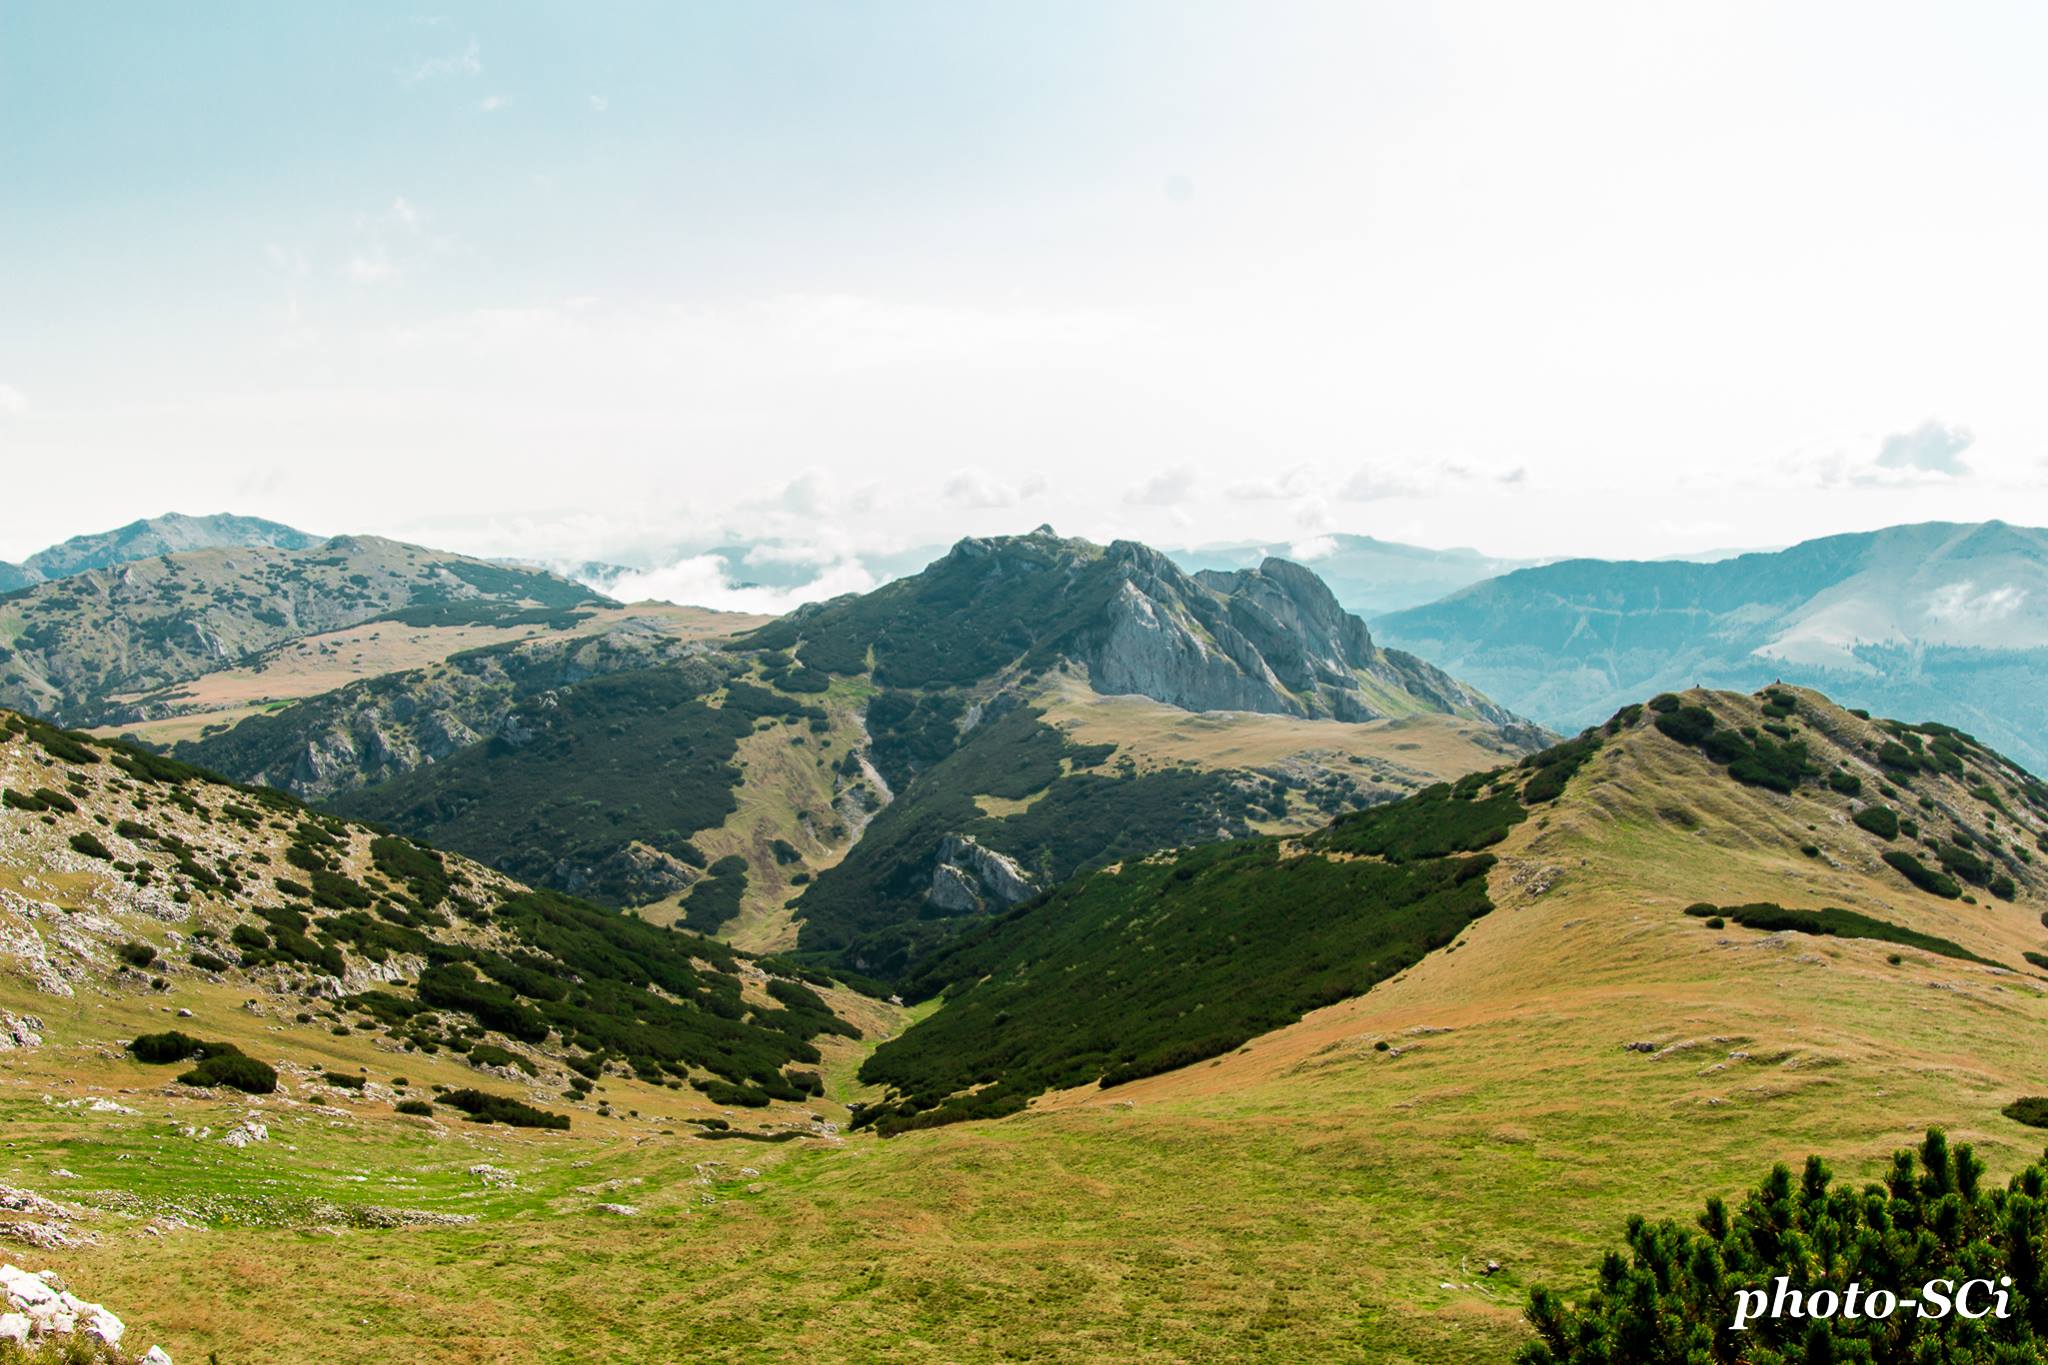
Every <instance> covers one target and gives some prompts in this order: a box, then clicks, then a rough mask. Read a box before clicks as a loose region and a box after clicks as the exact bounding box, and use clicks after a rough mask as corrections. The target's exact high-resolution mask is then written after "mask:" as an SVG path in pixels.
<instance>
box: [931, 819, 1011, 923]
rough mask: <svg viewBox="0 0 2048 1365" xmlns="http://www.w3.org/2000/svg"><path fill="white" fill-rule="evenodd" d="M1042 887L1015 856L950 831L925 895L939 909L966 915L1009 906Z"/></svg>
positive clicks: (942, 844)
mask: <svg viewBox="0 0 2048 1365" xmlns="http://www.w3.org/2000/svg"><path fill="white" fill-rule="evenodd" d="M1038 890H1039V888H1038V887H1037V885H1036V884H1034V883H1033V882H1032V880H1031V878H1030V877H1028V876H1027V875H1025V872H1024V869H1023V868H1021V867H1019V866H1018V865H1017V863H1016V860H1015V859H1013V858H1009V857H1006V856H1004V855H1003V854H1001V853H998V852H996V851H995V850H994V849H992V848H983V847H982V846H981V845H980V844H978V843H976V842H975V841H974V839H973V838H972V837H971V836H969V835H965V834H949V835H947V836H946V837H945V838H944V839H943V840H941V841H940V843H939V852H938V859H937V861H936V862H935V863H934V864H933V867H932V884H931V889H930V890H929V891H928V892H926V893H925V899H926V900H928V901H929V902H930V903H931V905H932V908H934V909H936V910H943V911H945V912H946V913H948V914H953V915H966V914H978V913H981V912H983V911H987V910H1007V909H1008V908H1010V907H1011V906H1013V905H1021V904H1023V903H1024V902H1025V901H1028V900H1030V899H1031V898H1032V897H1033V896H1035V895H1037V894H1038Z"/></svg>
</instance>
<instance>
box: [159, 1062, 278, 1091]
mask: <svg viewBox="0 0 2048 1365" xmlns="http://www.w3.org/2000/svg"><path fill="white" fill-rule="evenodd" d="M178 1080H179V1081H180V1082H181V1083H182V1084H185V1085H193V1086H200V1087H202V1088H204V1087H212V1086H224V1087H226V1088H227V1089H230V1090H239V1091H241V1092H242V1093H243V1094H245V1095H269V1094H272V1093H274V1092H275V1091H276V1090H277V1072H276V1071H275V1070H273V1069H272V1068H271V1067H270V1065H269V1064H268V1063H267V1062H259V1061H257V1060H256V1059H255V1058H254V1057H245V1056H243V1055H242V1054H241V1053H239V1052H225V1053H219V1054H216V1055H214V1056H211V1057H208V1058H207V1059H206V1060H205V1061H203V1062H201V1063H200V1064H199V1065H198V1066H195V1067H193V1068H192V1069H191V1070H190V1071H187V1072H186V1073H185V1074H184V1075H182V1076H180V1077H178Z"/></svg>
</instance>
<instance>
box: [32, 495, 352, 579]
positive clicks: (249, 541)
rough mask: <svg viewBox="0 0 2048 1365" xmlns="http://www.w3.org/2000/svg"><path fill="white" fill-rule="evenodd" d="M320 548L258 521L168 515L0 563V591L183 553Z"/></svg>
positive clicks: (315, 539) (306, 537)
mask: <svg viewBox="0 0 2048 1365" xmlns="http://www.w3.org/2000/svg"><path fill="white" fill-rule="evenodd" d="M319 543H320V537H319V536H316V535H310V534H308V533H307V532H305V531H300V530H297V529H295V528H293V527H290V526H286V525H283V524H282V523H280V522H275V521H265V520H264V519H263V518H261V517H238V516H234V515H232V514H230V513H216V514H215V515H213V516H208V517H188V516H186V515H184V514H183V513H181V512H169V513H166V514H165V515H163V516H160V517H148V518H145V519H144V520H141V521H131V522H129V523H128V524H127V525H126V526H122V527H117V528H116V529H114V530H112V531H102V532H100V533H98V534H96V535H86V536H73V537H72V538H71V539H69V540H67V541H64V542H63V543H62V544H58V545H52V546H51V547H50V548H49V549H47V550H42V551H38V552H37V553H35V554H32V555H30V556H29V557H28V558H27V559H25V560H23V561H22V562H21V563H19V564H7V563H0V592H13V591H14V590H15V589H17V588H25V587H28V586H30V585H31V584H35V583H44V582H48V581H49V580H50V579H53V578H65V577H68V576H70V575H71V574H75V573H83V572H85V571H86V570H87V569H103V568H106V567H107V566H108V565H110V564H126V563H128V562H130V561H132V560H137V559H149V558H152V557H154V556H156V555H172V554H177V553H179V552H180V551H183V550H210V549H215V548H218V547H221V546H252V545H266V546H270V547H273V548H275V549H280V550H303V549H305V548H307V547H308V546H311V545H317V544H319Z"/></svg>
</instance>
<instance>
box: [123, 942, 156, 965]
mask: <svg viewBox="0 0 2048 1365" xmlns="http://www.w3.org/2000/svg"><path fill="white" fill-rule="evenodd" d="M114 951H115V952H116V953H118V954H119V955H120V958H121V960H122V961H123V962H125V963H127V964H128V965H129V966H131V967H136V968H142V967H147V966H148V965H149V964H150V963H152V962H154V961H156V949H155V948H152V947H151V946H150V945H149V944H147V943H124V944H122V945H121V946H120V947H118V948H116V949H115V950H114Z"/></svg>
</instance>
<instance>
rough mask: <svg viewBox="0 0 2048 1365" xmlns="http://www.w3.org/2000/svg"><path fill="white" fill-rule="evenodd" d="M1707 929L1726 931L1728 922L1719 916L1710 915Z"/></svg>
mask: <svg viewBox="0 0 2048 1365" xmlns="http://www.w3.org/2000/svg"><path fill="white" fill-rule="evenodd" d="M1707 927H1708V928H1709V929H1726V928H1727V927H1728V921H1727V920H1725V919H1723V918H1721V917H1720V916H1719V915H1709V916H1707Z"/></svg>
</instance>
